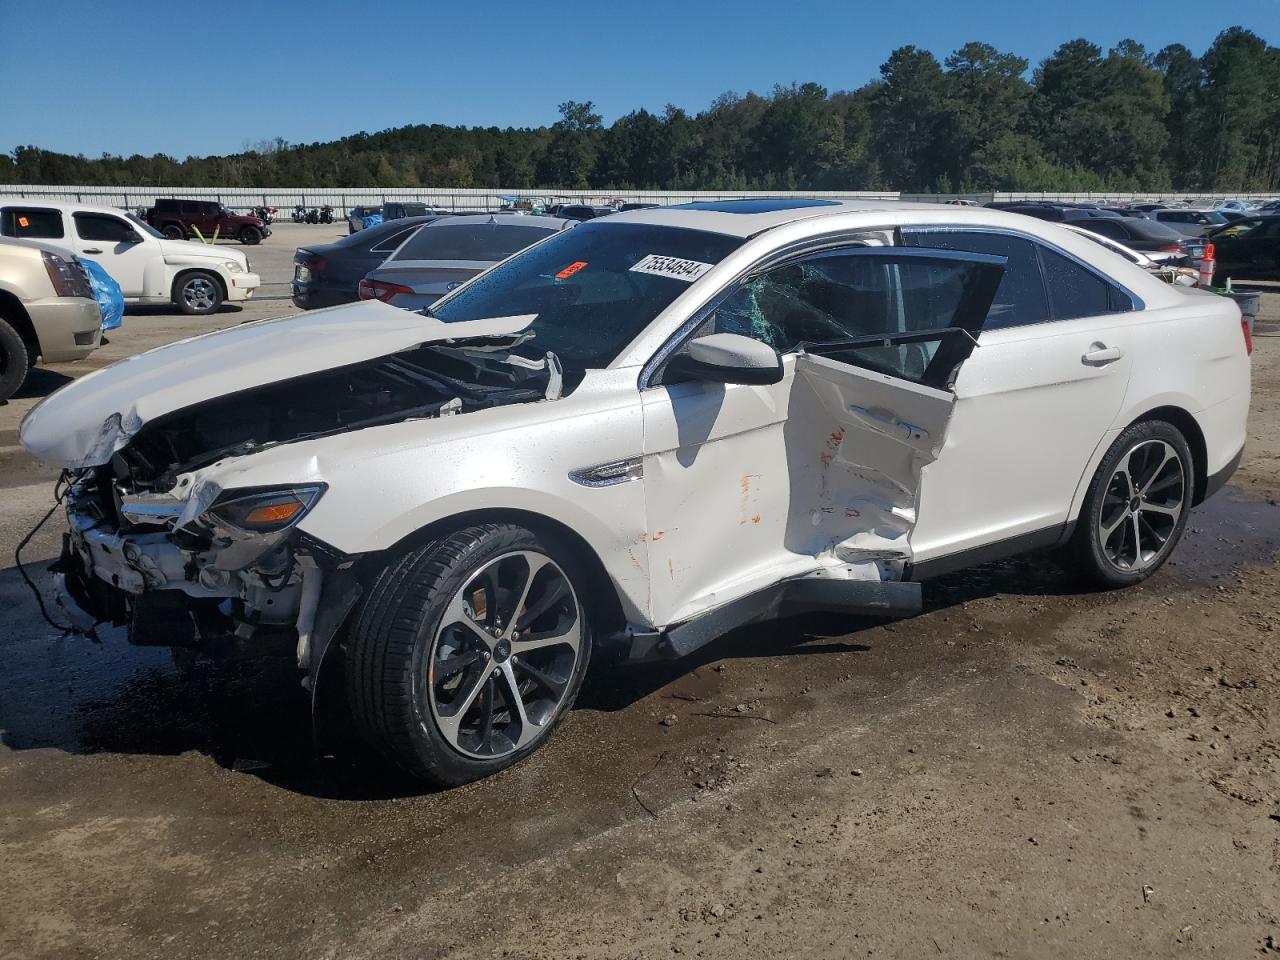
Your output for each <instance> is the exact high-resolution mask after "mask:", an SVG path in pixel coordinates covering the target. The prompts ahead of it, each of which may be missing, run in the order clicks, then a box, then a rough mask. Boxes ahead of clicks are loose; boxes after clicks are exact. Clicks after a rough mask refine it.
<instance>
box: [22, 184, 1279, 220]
mask: <svg viewBox="0 0 1280 960" xmlns="http://www.w3.org/2000/svg"><path fill="white" fill-rule="evenodd" d="M0 196H18V197H29V198H33V199H47V200H75V201H76V202H79V203H96V204H102V205H105V206H113V207H123V208H125V209H134V208H137V207H149V206H151V205H152V204H154V203H155V201H156V199H157V198H158V197H183V198H187V199H193V200H217V201H219V202H220V203H224V204H226V205H227V206H228V207H231V208H232V209H234V210H249V209H251V208H253V207H257V206H266V207H277V208H279V210H280V211H281V212H282V213H286V214H287V213H288V211H290V210H292V209H293V208H294V207H295V206H298V205H299V204H301V205H302V206H303V207H306V208H307V209H311V208H312V207H321V206H324V205H325V204H328V205H329V206H331V207H333V208H334V209H335V210H337V211H338V212H339V213H341V214H342V215H343V216H346V214H347V212H348V211H349V210H350V209H351V208H352V207H354V206H357V205H361V206H370V205H378V204H381V203H384V202H386V201H388V200H406V201H416V202H420V203H427V204H430V205H432V206H437V207H445V208H447V209H449V210H459V211H462V210H496V209H498V208H499V207H500V206H501V205H502V202H503V201H502V198H503V197H510V196H524V197H551V198H555V200H556V201H557V202H560V203H593V202H597V203H598V202H602V201H606V200H612V199H620V200H623V201H627V202H641V203H660V204H672V203H690V202H693V201H696V200H725V199H737V198H751V197H829V198H831V199H837V200H839V199H844V200H913V201H923V202H928V203H946V202H948V201H951V200H971V201H975V202H977V203H988V202H990V201H993V200H1002V201H1008V200H1031V201H1035V200H1048V201H1065V202H1081V201H1086V202H1089V201H1092V202H1095V203H1097V202H1108V203H1130V202H1134V201H1144V200H1145V201H1163V202H1179V203H1189V204H1192V205H1195V204H1200V203H1212V202H1213V201H1215V200H1220V199H1223V196H1224V195H1223V194H1209V193H973V194H929V193H899V192H898V191H895V190H791V191H777V190H774V191H768V190H686V191H680V190H618V191H614V190H560V189H557V188H553V187H547V188H527V189H516V188H512V189H510V190H507V189H498V190H475V189H462V188H458V189H453V188H447V187H446V188H441V189H429V188H426V187H420V188H416V189H390V188H382V187H349V188H345V189H343V188H334V189H313V188H308V187H275V188H259V187H143V186H139V187H125V186H66V187H63V186H33V185H31V184H11V185H7V186H6V185H3V184H0ZM1233 196H1235V197H1239V198H1241V199H1247V200H1269V199H1273V197H1272V196H1271V195H1267V194H1259V193H1253V194H1234V195H1233Z"/></svg>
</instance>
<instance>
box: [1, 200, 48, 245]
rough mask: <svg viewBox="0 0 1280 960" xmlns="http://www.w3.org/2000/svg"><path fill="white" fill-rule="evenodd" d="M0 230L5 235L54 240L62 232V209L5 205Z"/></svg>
mask: <svg viewBox="0 0 1280 960" xmlns="http://www.w3.org/2000/svg"><path fill="white" fill-rule="evenodd" d="M0 232H2V233H4V235H5V236H6V237H30V238H33V239H45V240H56V239H57V238H59V237H61V236H62V235H63V233H62V211H60V210H48V209H42V208H40V207H5V210H4V216H3V218H0Z"/></svg>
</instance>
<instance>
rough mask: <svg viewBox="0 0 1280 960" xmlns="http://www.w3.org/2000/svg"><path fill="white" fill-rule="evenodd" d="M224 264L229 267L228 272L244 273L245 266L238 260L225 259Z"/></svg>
mask: <svg viewBox="0 0 1280 960" xmlns="http://www.w3.org/2000/svg"><path fill="white" fill-rule="evenodd" d="M222 265H223V266H224V267H226V268H227V272H228V273H244V267H242V266H240V262H239V261H238V260H223V261H222Z"/></svg>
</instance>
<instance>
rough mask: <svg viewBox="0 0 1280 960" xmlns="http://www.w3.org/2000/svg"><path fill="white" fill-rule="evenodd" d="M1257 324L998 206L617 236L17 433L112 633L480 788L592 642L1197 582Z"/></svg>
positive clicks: (728, 208)
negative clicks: (1181, 579) (1039, 587)
mask: <svg viewBox="0 0 1280 960" xmlns="http://www.w3.org/2000/svg"><path fill="white" fill-rule="evenodd" d="M1248 346H1249V345H1248V336H1247V328H1242V326H1241V321H1240V314H1239V311H1238V309H1237V307H1236V306H1235V304H1234V303H1232V302H1231V301H1229V300H1226V299H1223V298H1219V297H1216V296H1213V295H1210V294H1204V293H1200V292H1198V291H1187V290H1183V289H1180V288H1176V287H1172V286H1170V285H1168V284H1165V283H1162V282H1160V281H1159V280H1158V279H1156V278H1154V277H1152V276H1150V275H1148V274H1147V273H1145V272H1144V271H1142V270H1140V269H1138V268H1137V267H1135V266H1133V265H1132V264H1130V263H1127V262H1125V261H1124V260H1123V259H1121V258H1120V257H1118V256H1116V255H1115V254H1113V253H1111V252H1109V251H1107V250H1105V249H1103V248H1101V247H1099V246H1098V245H1097V244H1095V243H1093V242H1091V241H1090V240H1088V239H1085V238H1082V237H1079V236H1075V235H1073V234H1071V233H1069V232H1068V231H1065V230H1062V229H1060V228H1059V227H1057V226H1055V225H1053V224H1049V223H1044V222H1041V221H1038V220H1032V219H1029V218H1026V217H1020V216H1017V215H1012V214H1004V213H1001V212H998V211H993V210H987V209H981V208H958V207H954V206H945V205H936V206H935V205H909V204H896V203H849V202H836V201H829V200H767V201H759V200H755V201H725V202H714V203H699V204H690V205H687V206H683V207H669V208H662V209H651V210H643V211H636V212H632V213H625V214H620V215H616V216H612V217H608V218H605V219H601V220H598V221H595V222H591V223H586V224H583V225H582V226H580V227H579V228H577V229H575V230H572V231H567V232H565V233H562V234H558V235H556V236H553V237H551V238H550V239H547V240H545V241H543V242H541V243H539V244H537V245H536V246H534V247H531V248H529V249H527V250H525V251H523V252H521V253H519V254H517V255H516V256H514V257H512V258H511V259H509V260H507V261H505V262H504V263H502V264H499V265H498V266H496V267H495V268H493V269H491V270H489V271H488V272H486V273H484V274H482V275H481V276H479V277H477V278H476V279H474V280H472V281H470V282H468V283H466V284H465V285H463V286H462V287H460V288H459V289H457V290H455V291H453V292H452V293H451V294H449V295H448V296H446V297H445V298H444V299H443V300H441V301H439V302H438V303H436V304H435V305H434V306H433V307H432V308H431V309H430V310H429V311H424V312H423V313H410V312H407V311H402V310H397V309H395V308H393V307H389V306H385V305H383V304H380V303H376V302H366V303H361V304H352V305H348V306H343V307H336V308H333V309H330V310H326V311H318V312H315V313H311V314H307V315H305V316H297V317H290V318H286V319H280V320H269V321H262V322H257V323H249V324H245V325H243V326H240V327H238V328H234V329H231V330H226V331H223V332H220V333H215V334H210V335H207V336H203V337H197V338H195V339H192V340H187V341H183V342H181V343H175V344H172V345H169V346H166V347H162V348H160V349H158V350H153V351H151V352H149V353H146V354H142V355H140V356H137V357H134V358H132V359H129V360H126V361H124V362H121V363H119V364H116V365H115V366H113V367H110V368H108V369H105V370H101V371H98V372H95V373H92V374H89V375H88V376H85V377H83V378H81V379H80V380H77V381H75V382H74V383H71V384H69V385H67V386H66V387H64V388H62V389H61V390H59V391H58V392H57V393H55V394H53V395H52V396H50V397H49V398H48V399H46V400H45V401H44V402H43V403H41V404H40V405H39V406H38V407H37V408H36V409H34V410H33V411H32V412H31V413H30V414H29V415H28V416H27V418H26V419H25V420H24V422H23V424H22V430H21V440H22V443H23V445H24V446H25V447H26V448H27V449H28V450H30V451H31V452H32V453H34V454H36V455H37V456H39V457H41V458H42V459H44V460H47V461H51V462H53V463H55V464H58V465H61V466H62V467H64V468H65V472H64V483H65V490H66V508H67V515H68V518H69V526H70V529H69V532H68V535H67V537H66V539H65V549H64V552H63V556H62V558H61V559H60V560H59V562H58V564H57V565H56V569H57V571H58V579H59V583H60V588H61V593H62V596H63V603H64V606H65V607H66V608H67V609H68V610H70V611H72V612H73V613H74V615H75V616H76V617H78V618H79V622H81V623H82V624H83V625H84V626H85V627H88V626H89V625H91V624H93V623H95V622H104V621H105V622H111V623H116V624H127V625H128V626H129V632H130V639H131V640H133V641H134V642H136V643H162V644H171V645H179V646H189V647H194V648H196V649H198V650H202V651H205V652H207V653H210V654H217V653H220V652H225V651H229V650H236V651H241V652H243V651H246V650H247V651H250V652H252V651H253V650H255V649H260V650H267V649H270V648H273V647H278V646H280V645H283V644H287V645H288V646H289V648H290V649H291V650H292V649H296V656H297V659H298V666H299V668H300V670H301V672H302V675H303V681H304V683H305V684H306V685H307V686H308V687H309V688H310V689H311V690H312V694H313V697H314V696H315V695H316V693H317V691H318V690H321V689H326V688H328V689H334V690H345V694H346V701H347V703H348V705H349V710H350V716H351V717H352V720H353V723H354V725H355V727H356V728H357V730H358V732H359V733H360V734H361V735H362V736H363V737H364V738H365V739H366V740H368V741H369V742H370V743H371V744H373V745H374V746H376V747H377V748H378V749H379V750H381V751H382V752H383V753H384V754H386V755H387V756H388V757H389V758H390V759H392V760H393V761H394V762H395V763H397V764H399V765H400V766H401V767H403V768H404V769H405V770H407V771H409V772H410V773H412V774H414V775H416V776H419V777H422V778H425V779H427V780H431V781H434V782H436V783H440V784H458V783H462V782H465V781H468V780H473V779H475V778H477V777H481V776H484V775H486V774H488V773H491V772H493V771H496V770H498V769H501V768H503V767H505V766H507V765H509V764H511V763H513V762H515V761H516V760H518V759H519V758H521V757H523V756H525V755H527V754H528V753H530V752H531V751H532V750H534V749H536V748H537V747H538V746H539V745H540V744H541V743H543V742H544V741H545V740H546V737H547V736H548V734H549V733H550V732H551V730H552V729H553V728H554V727H555V725H556V723H557V722H558V721H559V720H560V719H561V718H562V717H563V716H564V714H565V712H566V711H567V710H568V708H569V707H570V706H571V704H572V703H573V701H574V698H575V696H576V694H577V692H578V689H579V686H580V684H581V682H582V678H583V674H584V672H585V670H586V667H587V662H588V659H589V658H590V656H591V655H592V652H593V649H594V651H595V653H596V655H605V656H609V657H617V658H632V659H644V658H652V657H662V656H680V655H683V654H687V653H689V652H690V651H692V650H694V649H696V648H697V647H699V646H700V645H702V644H704V643H706V642H708V641H709V640H711V639H713V638H714V637H716V636H718V635H720V634H722V633H724V632H725V631H726V630H728V629H730V628H732V627H734V626H737V625H740V624H743V623H746V622H749V621H752V620H758V619H761V618H764V617H771V616H777V615H780V614H785V613H788V612H793V611H799V610H807V609H828V610H837V611H846V612H850V613H872V614H880V615H906V614H910V613H913V612H915V611H917V610H918V609H919V608H920V602H921V600H920V597H921V593H920V591H921V587H920V583H921V581H922V580H924V579H927V578H928V577H930V576H932V575H936V574H938V573H941V572H945V571H947V570H952V569H955V568H957V567H960V566H964V565H967V564H972V563H976V562H981V561H984V560H988V559H992V558H995V557H1000V556H1007V555H1011V554H1015V553H1020V552H1025V551H1028V550H1032V549H1038V548H1048V547H1061V548H1064V551H1065V552H1066V554H1067V555H1068V556H1069V557H1070V558H1071V563H1072V564H1073V565H1074V566H1076V567H1077V568H1078V569H1079V570H1080V571H1081V572H1083V573H1085V574H1087V575H1089V576H1091V577H1092V578H1093V579H1094V580H1096V581H1098V582H1100V583H1102V584H1104V585H1112V586H1118V585H1124V584H1129V583H1135V582H1137V581H1139V580H1142V579H1143V578H1144V577H1146V576H1148V575H1149V574H1150V573H1151V572H1153V571H1154V570H1155V569H1156V568H1158V567H1159V566H1160V565H1161V564H1162V563H1163V562H1164V560H1165V559H1166V558H1167V557H1168V556H1169V553H1170V551H1171V550H1172V549H1173V547H1174V545H1175V544H1176V543H1177V541H1178V539H1179V536H1180V535H1181V533H1182V530H1183V528H1184V526H1185V524H1186V522H1187V516H1188V512H1189V510H1190V509H1191V508H1192V507H1193V506H1194V505H1195V504H1197V503H1198V502H1200V501H1201V500H1203V499H1204V498H1205V497H1206V496H1208V495H1209V494H1211V493H1212V492H1213V491H1214V490H1216V489H1217V488H1218V487H1220V486H1221V485H1222V484H1223V483H1224V482H1225V481H1226V479H1227V478H1228V477H1229V476H1230V474H1231V472H1232V471H1233V469H1234V468H1235V466H1236V464H1237V463H1238V462H1239V459H1240V456H1241V452H1242V450H1243V445H1244V438H1245V419H1246V414H1247V410H1248V403H1249V357H1248V353H1249V349H1248Z"/></svg>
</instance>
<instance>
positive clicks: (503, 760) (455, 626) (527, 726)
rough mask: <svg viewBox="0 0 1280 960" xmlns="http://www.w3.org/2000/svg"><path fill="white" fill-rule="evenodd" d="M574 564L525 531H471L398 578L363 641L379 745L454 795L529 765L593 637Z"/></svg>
mask: <svg viewBox="0 0 1280 960" xmlns="http://www.w3.org/2000/svg"><path fill="white" fill-rule="evenodd" d="M582 582H583V580H582V578H581V577H580V576H579V575H578V573H577V572H576V564H575V562H574V557H573V555H572V553H571V552H570V551H568V550H565V549H564V548H563V547H562V546H561V545H559V544H558V543H556V542H553V541H550V540H548V539H546V538H544V537H541V536H540V535H539V534H536V533H534V532H533V531H531V530H528V529H525V528H524V527H520V526H516V525H514V524H505V523H504V524H484V525H479V526H473V527H467V528H465V529H462V530H459V531H457V532H456V533H453V534H451V535H449V536H447V537H445V538H443V539H441V540H439V541H437V542H435V543H432V544H430V545H428V546H425V547H421V548H419V549H417V550H415V551H412V552H410V553H408V554H406V555H405V556H404V557H402V558H401V559H400V560H399V561H397V562H395V563H392V564H391V565H389V566H388V567H386V568H385V569H384V570H383V571H382V573H381V574H380V575H379V576H378V578H377V580H376V581H375V583H374V584H373V587H372V589H371V590H370V591H369V595H368V597H367V599H366V600H365V602H364V605H363V607H362V610H361V613H360V616H359V617H358V618H357V621H356V624H355V628H354V630H353V635H352V638H351V640H350V651H349V652H350V660H349V668H348V671H347V673H348V682H349V683H350V691H349V700H350V703H351V704H352V708H353V711H354V714H355V719H356V724H357V727H358V728H359V729H360V732H361V733H362V735H363V736H364V738H365V739H366V740H368V741H369V742H370V743H371V744H372V745H373V746H374V747H375V748H377V749H378V750H379V751H380V752H381V753H383V754H384V755H385V756H386V757H388V759H390V760H391V761H392V762H394V763H395V764H397V765H398V766H399V767H401V768H402V769H404V770H405V771H407V772H408V773H410V774H412V775H413V776H416V777H419V778H421V779H423V780H428V781H430V782H432V783H436V784H439V785H442V786H454V785H457V784H461V783H467V782H469V781H471V780H476V779H479V778H480V777H484V776H488V775H489V774H491V773H495V772H497V771H498V770H501V769H503V768H505V767H508V766H510V765H511V764H513V763H515V762H517V761H518V760H520V759H522V758H523V757H526V756H528V755H529V754H530V753H532V752H533V751H534V750H536V749H537V748H538V747H540V746H541V745H542V744H543V743H545V742H546V740H547V738H548V737H549V736H550V734H551V731H552V730H553V729H554V728H555V727H556V725H557V724H558V723H559V722H560V720H561V719H562V718H563V717H564V715H565V713H566V712H567V711H568V710H569V708H570V707H571V706H572V705H573V702H574V699H575V698H576V697H577V694H578V689H579V687H580V686H581V685H582V678H583V676H584V675H585V673H586V669H587V663H588V661H589V659H590V655H591V628H590V623H589V621H588V618H587V614H586V610H585V607H584V606H583V603H582V601H581V599H580V596H581V593H580V590H579V587H578V584H580V583H582Z"/></svg>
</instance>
